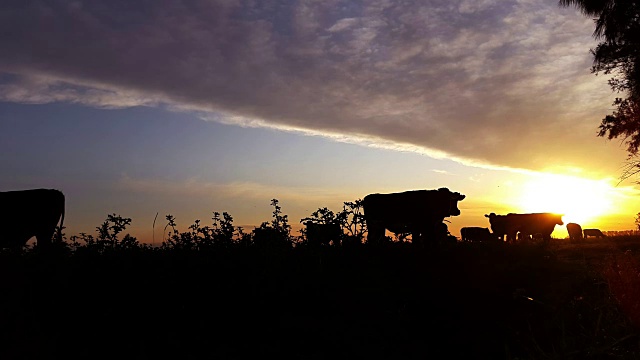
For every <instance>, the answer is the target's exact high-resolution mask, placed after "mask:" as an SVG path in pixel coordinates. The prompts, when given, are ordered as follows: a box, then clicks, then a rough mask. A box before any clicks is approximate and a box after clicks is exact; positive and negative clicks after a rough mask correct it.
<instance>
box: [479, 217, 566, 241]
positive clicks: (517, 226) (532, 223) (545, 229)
mask: <svg viewBox="0 0 640 360" xmlns="http://www.w3.org/2000/svg"><path fill="white" fill-rule="evenodd" d="M485 216H486V217H488V218H489V223H490V224H491V231H493V233H494V234H495V235H496V236H498V237H503V236H506V238H505V239H504V241H514V240H515V239H516V235H517V234H518V233H520V234H521V237H522V238H524V239H529V238H530V236H531V235H534V236H535V237H541V238H542V239H543V240H544V241H549V240H550V239H551V233H552V232H553V230H554V228H555V226H556V225H563V224H564V223H563V222H562V215H558V214H552V213H532V214H513V213H510V214H507V215H496V214H495V213H491V214H489V215H485Z"/></svg>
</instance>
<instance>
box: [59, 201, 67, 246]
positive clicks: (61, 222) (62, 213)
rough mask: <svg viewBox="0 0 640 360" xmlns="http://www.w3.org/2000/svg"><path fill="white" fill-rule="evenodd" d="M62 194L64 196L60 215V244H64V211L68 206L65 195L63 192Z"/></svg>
mask: <svg viewBox="0 0 640 360" xmlns="http://www.w3.org/2000/svg"><path fill="white" fill-rule="evenodd" d="M60 194H61V195H62V202H61V205H62V212H61V214H60V231H58V242H60V243H62V227H63V226H64V209H65V208H66V206H65V198H64V194H62V192H60Z"/></svg>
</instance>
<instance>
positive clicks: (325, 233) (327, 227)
mask: <svg viewBox="0 0 640 360" xmlns="http://www.w3.org/2000/svg"><path fill="white" fill-rule="evenodd" d="M304 225H305V228H306V236H307V242H308V243H309V245H312V246H319V245H330V243H333V245H340V240H341V238H342V235H343V231H342V228H341V227H340V224H338V223H331V222H330V223H326V224H320V223H314V222H312V221H307V222H305V223H304Z"/></svg>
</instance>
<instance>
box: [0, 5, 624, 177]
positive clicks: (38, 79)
mask: <svg viewBox="0 0 640 360" xmlns="http://www.w3.org/2000/svg"><path fill="white" fill-rule="evenodd" d="M0 10H2V11H0V53H1V54H2V55H1V56H0V72H3V73H5V76H4V77H3V78H1V80H2V81H1V82H0V84H1V85H0V100H3V101H15V102H25V103H44V102H53V101H67V102H78V103H84V104H88V105H92V106H100V107H127V106H137V105H155V104H160V103H163V104H169V105H171V106H174V107H175V108H179V109H188V110H193V111H199V112H204V113H209V114H211V115H210V116H209V118H213V119H216V120H217V121H222V122H227V123H237V124H240V125H244V126H270V127H276V128H281V129H294V130H296V131H303V132H304V131H307V132H308V133H309V134H327V135H328V136H330V137H344V138H349V139H356V140H354V141H356V142H357V141H360V139H371V140H373V141H380V143H381V144H401V145H399V146H400V147H415V148H416V149H419V151H423V152H429V153H434V154H444V155H445V156H447V157H450V158H454V159H463V160H464V161H468V162H477V163H482V164H494V165H497V166H508V167H518V168H527V169H544V168H546V167H547V166H548V165H549V164H556V165H562V166H568V167H588V166H590V167H592V168H607V169H609V170H610V169H611V167H612V165H611V164H612V161H611V159H612V158H613V156H617V155H618V154H619V153H618V150H617V149H612V148H615V146H610V147H605V146H604V145H603V139H598V138H596V136H595V132H596V126H597V124H598V121H599V119H600V118H601V117H602V116H603V115H604V114H605V113H606V112H607V111H608V108H609V105H610V102H611V99H612V94H610V92H609V90H608V87H607V85H606V79H602V78H596V77H594V76H593V75H591V74H590V73H589V71H588V69H589V65H590V61H591V59H590V55H589V53H588V49H589V48H590V47H592V46H593V45H594V42H593V40H592V39H591V38H590V34H591V33H592V27H593V25H592V22H591V21H590V20H589V19H584V18H583V17H582V16H581V15H580V14H579V13H577V12H576V11H575V10H573V9H563V8H559V7H558V5H557V1H556V0H549V1H543V2H540V1H515V0H509V1H490V0H483V1H468V0H464V1H463V0H459V1H455V0H452V1H450V0H446V1H445V0H431V1H417V0H415V1H402V2H400V1H389V0H375V1H368V2H365V3H364V4H359V3H354V2H352V1H347V0H344V1H341V0H330V1H322V2H310V1H302V0H300V1H288V0H287V1H284V0H283V1H269V2H262V1H256V2H251V1H246V2H245V1H242V2H241V1H233V0H227V1H215V2H212V1H204V0H202V1H198V0H194V1H176V2H169V3H167V2H158V1H151V0H146V1H136V2H131V1H125V0H113V1H108V2H89V1H70V0H52V1H47V2H39V1H18V0H9V1H4V2H3V3H2V5H0ZM7 74H8V75H7ZM205 117H206V116H205ZM578 144H579V146H577V145H578ZM383 146H387V145H383ZM585 154H586V155H585Z"/></svg>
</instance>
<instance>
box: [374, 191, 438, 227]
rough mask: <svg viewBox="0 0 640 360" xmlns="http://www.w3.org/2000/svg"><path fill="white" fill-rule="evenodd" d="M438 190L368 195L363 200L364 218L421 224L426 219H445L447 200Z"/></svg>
mask: <svg viewBox="0 0 640 360" xmlns="http://www.w3.org/2000/svg"><path fill="white" fill-rule="evenodd" d="M444 195H448V194H443V193H442V192H440V191H438V190H412V191H405V192H401V193H390V194H369V195H367V196H365V197H364V199H363V209H364V216H365V218H367V219H370V220H385V222H392V223H414V222H421V221H423V220H424V219H425V218H426V217H433V216H441V217H443V218H444V217H446V216H447V214H446V213H447V211H448V210H449V198H448V197H446V196H444Z"/></svg>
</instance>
